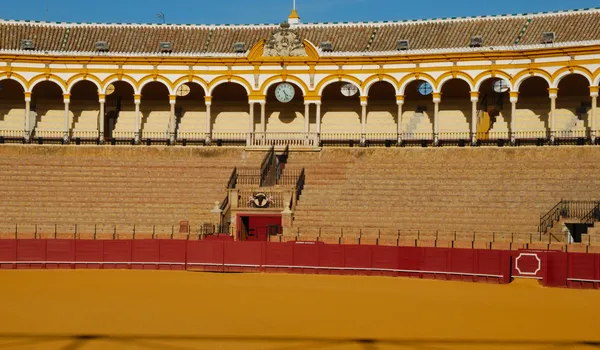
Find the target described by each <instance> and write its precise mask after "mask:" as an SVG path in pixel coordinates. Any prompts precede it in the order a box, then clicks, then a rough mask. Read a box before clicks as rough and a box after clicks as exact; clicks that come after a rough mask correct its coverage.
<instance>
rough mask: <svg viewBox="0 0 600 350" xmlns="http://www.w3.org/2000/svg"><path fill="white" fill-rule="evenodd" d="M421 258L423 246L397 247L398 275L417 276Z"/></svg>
mask: <svg viewBox="0 0 600 350" xmlns="http://www.w3.org/2000/svg"><path fill="white" fill-rule="evenodd" d="M422 260H423V248H414V247H398V269H399V270H404V271H402V272H399V275H400V276H412V277H419V276H420V271H422V270H421V262H422Z"/></svg>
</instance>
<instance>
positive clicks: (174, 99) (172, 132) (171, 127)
mask: <svg viewBox="0 0 600 350" xmlns="http://www.w3.org/2000/svg"><path fill="white" fill-rule="evenodd" d="M176 103H177V95H169V104H170V105H171V114H169V131H168V132H169V141H170V144H171V145H174V144H175V126H176V125H175V123H176V122H175V104H176Z"/></svg>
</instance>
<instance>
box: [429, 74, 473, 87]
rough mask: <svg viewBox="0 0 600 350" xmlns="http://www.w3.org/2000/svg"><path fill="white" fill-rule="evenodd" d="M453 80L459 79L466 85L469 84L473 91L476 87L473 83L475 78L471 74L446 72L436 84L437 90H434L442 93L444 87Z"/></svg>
mask: <svg viewBox="0 0 600 350" xmlns="http://www.w3.org/2000/svg"><path fill="white" fill-rule="evenodd" d="M452 79H459V80H462V81H464V82H465V83H467V84H469V89H471V91H473V88H474V86H475V84H474V83H473V78H472V77H471V76H470V75H469V74H467V73H465V72H461V71H452V72H446V73H444V74H442V75H440V76H439V77H438V78H437V80H436V82H435V86H436V88H435V89H434V90H435V91H442V87H443V86H444V84H445V83H446V82H447V81H449V80H452Z"/></svg>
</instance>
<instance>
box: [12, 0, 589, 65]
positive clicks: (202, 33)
mask: <svg viewBox="0 0 600 350" xmlns="http://www.w3.org/2000/svg"><path fill="white" fill-rule="evenodd" d="M277 27H278V26H277V25H247V26H242V25H240V26H226V25H219V26H206V25H204V26H203V25H151V24H149V25H132V24H123V25H121V24H75V23H33V22H21V21H0V49H5V50H6V49H8V50H19V49H20V42H21V40H23V39H32V40H33V41H34V45H35V47H36V50H40V51H63V52H74V51H75V52H76V51H80V52H87V51H93V50H94V49H95V43H96V42H98V41H106V42H108V44H109V47H110V52H120V53H137V54H143V53H159V52H160V49H159V43H160V42H162V41H169V42H171V44H172V47H173V53H174V54H177V53H181V54H194V53H209V54H210V53H214V54H231V53H234V49H233V44H234V43H235V42H244V43H246V48H247V49H250V48H252V46H253V45H254V44H255V43H256V42H258V41H259V40H261V39H263V38H265V39H266V38H268V36H269V34H270V32H272V31H274V30H276V28H277ZM297 30H298V32H299V33H300V35H301V37H302V38H304V39H307V40H309V41H310V42H312V43H313V44H314V45H315V46H317V47H318V46H319V43H320V42H324V41H330V42H331V43H332V45H333V51H334V52H386V51H391V52H393V51H395V50H396V45H397V41H398V40H400V39H405V40H409V45H410V49H411V50H414V49H417V50H419V49H423V50H426V49H453V48H466V47H468V45H469V39H470V37H471V36H474V35H481V36H482V37H483V40H484V46H512V45H515V44H518V45H530V44H541V35H542V32H555V33H556V42H577V41H588V40H600V10H596V9H592V10H576V11H567V12H559V13H550V14H533V15H526V14H525V15H510V16H489V17H473V18H460V19H437V20H419V21H404V22H389V23H388V22H374V23H340V24H336V23H331V24H329V23H315V24H300V25H299V26H298V27H297Z"/></svg>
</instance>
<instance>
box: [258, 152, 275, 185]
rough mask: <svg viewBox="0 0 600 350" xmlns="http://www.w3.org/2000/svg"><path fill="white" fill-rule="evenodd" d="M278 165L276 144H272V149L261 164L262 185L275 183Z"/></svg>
mask: <svg viewBox="0 0 600 350" xmlns="http://www.w3.org/2000/svg"><path fill="white" fill-rule="evenodd" d="M276 166H277V162H276V161H275V146H271V149H270V150H269V152H268V153H267V154H266V155H265V158H264V159H263V161H262V163H261V164H260V187H263V186H271V185H273V184H274V182H276V177H277V174H276V171H275V167H276Z"/></svg>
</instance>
